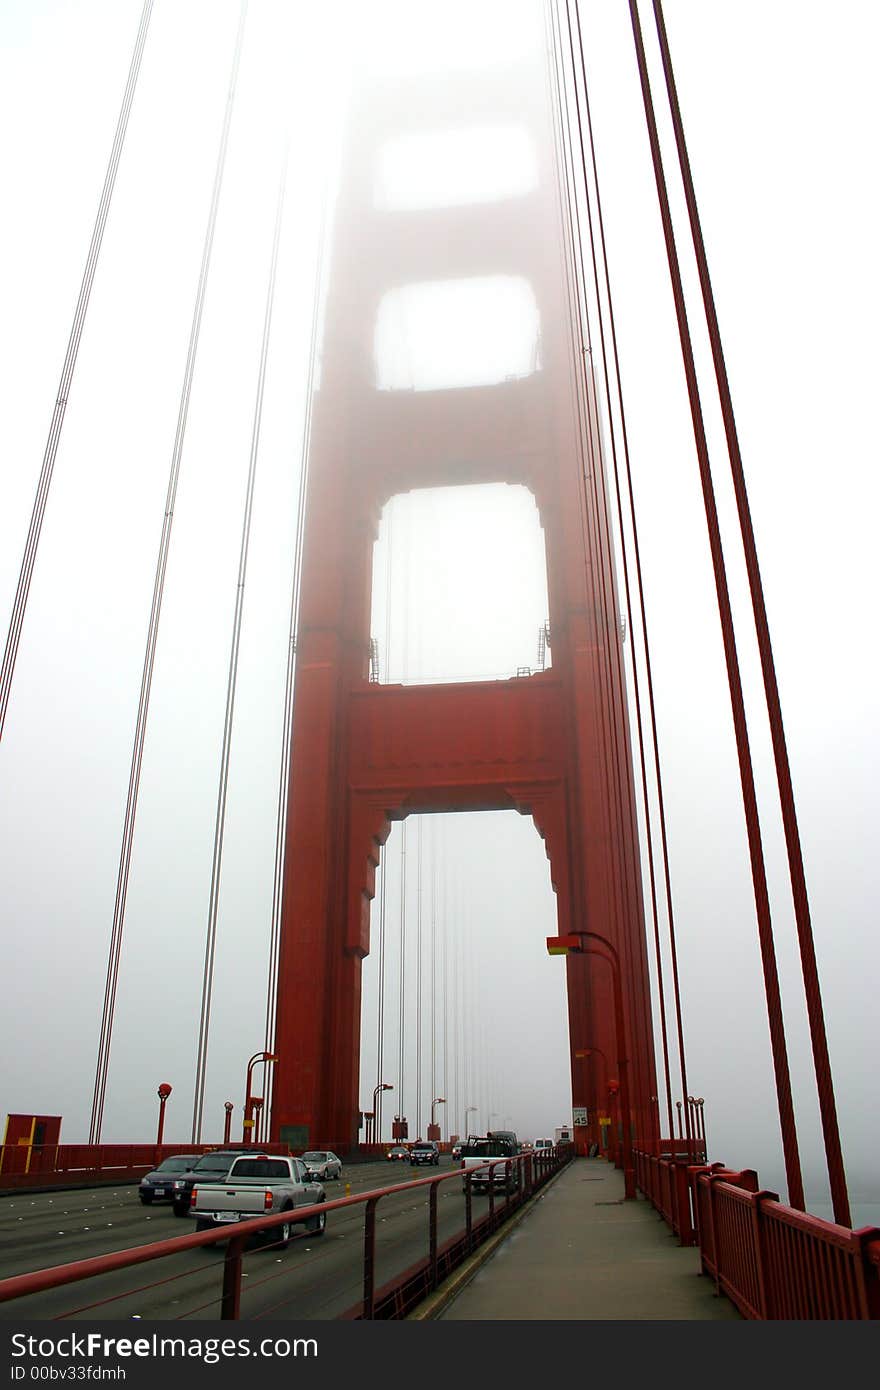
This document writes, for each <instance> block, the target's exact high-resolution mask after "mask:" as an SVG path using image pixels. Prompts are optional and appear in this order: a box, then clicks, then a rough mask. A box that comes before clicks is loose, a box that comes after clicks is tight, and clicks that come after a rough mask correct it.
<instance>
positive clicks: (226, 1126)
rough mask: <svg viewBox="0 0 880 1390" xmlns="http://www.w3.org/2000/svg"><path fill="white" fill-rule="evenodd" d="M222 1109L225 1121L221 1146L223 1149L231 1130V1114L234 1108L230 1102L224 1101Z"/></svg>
mask: <svg viewBox="0 0 880 1390" xmlns="http://www.w3.org/2000/svg"><path fill="white" fill-rule="evenodd" d="M223 1109H224V1110H225V1111H226V1120H225V1122H224V1125H223V1145H224V1147H225V1146H226V1145H227V1144H228V1143H229V1135H230V1131H231V1129H232V1112H233V1110H234V1109H235V1106H234V1105H233V1104H232V1101H231V1100H225V1101H224V1102H223Z"/></svg>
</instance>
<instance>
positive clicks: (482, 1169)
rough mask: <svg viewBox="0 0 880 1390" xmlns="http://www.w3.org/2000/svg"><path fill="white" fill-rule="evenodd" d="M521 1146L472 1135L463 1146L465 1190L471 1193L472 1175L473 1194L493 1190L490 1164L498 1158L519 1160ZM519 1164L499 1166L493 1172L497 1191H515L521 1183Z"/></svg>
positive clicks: (496, 1138) (462, 1163) (506, 1141)
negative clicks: (469, 1185) (467, 1180)
mask: <svg viewBox="0 0 880 1390" xmlns="http://www.w3.org/2000/svg"><path fill="white" fill-rule="evenodd" d="M516 1153H517V1146H516V1144H514V1143H513V1142H511V1140H509V1139H502V1138H498V1137H495V1136H489V1137H483V1136H482V1135H475V1134H471V1135H469V1136H468V1140H467V1143H466V1144H463V1145H462V1150H461V1175H462V1180H463V1184H462V1185H463V1188H464V1191H465V1192H466V1191H467V1182H466V1181H465V1179H466V1178H467V1174H468V1172H470V1173H472V1177H471V1191H472V1192H488V1191H489V1173H490V1169H489V1164H490V1163H492V1162H493V1161H494V1160H496V1159H503V1158H508V1159H511V1160H514V1159H515V1158H516ZM516 1168H517V1165H516V1163H515V1162H513V1161H511V1162H510V1163H500V1162H499V1163H496V1164H495V1167H494V1168H493V1169H492V1170H491V1173H492V1186H493V1187H494V1189H495V1191H496V1192H497V1191H498V1190H499V1189H500V1190H501V1191H503V1192H513V1191H514V1190H515V1189H516V1183H517V1172H516Z"/></svg>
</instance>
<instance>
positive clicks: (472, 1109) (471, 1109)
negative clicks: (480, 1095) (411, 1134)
mask: <svg viewBox="0 0 880 1390" xmlns="http://www.w3.org/2000/svg"><path fill="white" fill-rule="evenodd" d="M476 1113H477V1107H476V1106H475V1105H466V1106H465V1111H464V1137H465V1139H467V1136H468V1115H476Z"/></svg>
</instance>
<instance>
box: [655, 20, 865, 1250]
mask: <svg viewBox="0 0 880 1390" xmlns="http://www.w3.org/2000/svg"><path fill="white" fill-rule="evenodd" d="M654 17H655V20H656V24H657V35H658V38H659V41H660V52H661V56H662V59H663V72H664V75H665V78H666V91H667V94H668V97H669V106H670V110H671V113H672V124H673V129H674V131H675V143H676V147H677V149H678V161H679V167H680V169H681V177H682V183H683V185H684V193H685V200H686V202H687V209H688V218H689V220H690V226H691V236H692V239H693V243H694V253H695V256H696V261H697V270H698V272H699V277H700V287H701V289H702V294H703V307H704V309H705V313H706V322H707V326H708V329H709V341H710V343H711V347H712V361H713V363H714V366H715V379H716V382H717V384H718V394H719V398H720V401H721V414H722V417H723V420H724V432H725V436H726V440H727V452H728V456H729V459H730V470H731V474H732V477H733V487H734V493H735V495H736V505H737V512H738V514H739V523H740V533H741V535H742V543H743V551H744V554H745V561H746V571H747V573H748V580H749V590H750V593H751V599H752V612H753V614H754V619H755V629H756V632H757V636H758V650H759V653H760V657H761V671H762V674H763V678H764V693H765V697H766V700H767V710H768V715H769V723H770V735H771V739H772V743H773V755H774V759H775V762H776V778H777V782H778V785H779V800H780V805H781V809H782V823H783V828H784V831H785V843H786V848H787V851H788V865H789V875H790V878H791V887H792V897H793V900H794V910H795V922H796V925H797V934H798V942H799V945H800V953H801V969H802V972H803V977H804V990H805V994H806V1002H807V1016H808V1018H809V1022H810V1040H811V1043H812V1048H813V1064H814V1068H815V1072H816V1086H817V1091H818V1096H819V1111H820V1115H821V1118H822V1129H823V1133H824V1138H825V1155H826V1161H827V1164H828V1177H829V1182H830V1186H831V1197H832V1202H833V1206H834V1219H835V1221H836V1222H838V1224H839V1225H842V1226H849V1224H850V1219H851V1218H850V1210H849V1198H848V1196H847V1190H846V1176H845V1172H844V1166H843V1154H842V1152H841V1147H840V1131H839V1128H838V1124H837V1110H836V1106H835V1103H834V1085H833V1082H832V1079H831V1061H830V1058H829V1056H828V1041H827V1037H826V1033H825V1019H824V1014H823V1010H822V996H821V993H820V989H819V973H818V968H817V965H816V952H815V947H814V944H813V929H812V923H811V920H810V904H809V899H808V897H807V882H806V876H805V874H804V860H803V854H802V852H801V841H800V833H799V831H798V823H797V811H796V809H795V803H794V790H793V788H792V783H791V768H790V765H789V761H788V747H787V744H786V739H785V728H784V725H783V722H782V705H781V703H780V699H779V686H778V684H777V681H776V667H775V664H774V661H773V647H772V645H771V642H770V624H769V622H768V619H767V609H766V606H765V603H764V586H763V584H762V583H761V570H760V566H759V564H758V550H757V546H756V544H755V533H754V529H753V527H752V516H751V509H750V507H749V498H748V492H747V491H746V480H745V472H744V470H743V462H742V454H741V453H740V447H739V436H738V434H737V429H736V419H735V417H734V413H733V401H732V398H731V394H730V383H729V381H728V379H727V366H726V364H725V361H724V350H723V348H722V345H721V333H720V330H719V327H718V315H717V313H716V311H715V297H714V295H713V293H712V282H711V280H710V278H709V264H708V261H707V259H706V247H705V244H704V242H703V231H702V226H701V224H700V214H699V211H698V209H697V198H696V193H695V191H694V181H693V177H692V175H691V166H690V160H689V158H688V152H687V145H686V143H685V138H684V125H683V122H682V118H681V109H680V107H679V104H678V91H677V88H676V85H675V74H674V73H673V70H672V56H671V54H670V51H669V40H668V38H667V34H666V24H665V21H664V18H663V5H662V3H661V0H654Z"/></svg>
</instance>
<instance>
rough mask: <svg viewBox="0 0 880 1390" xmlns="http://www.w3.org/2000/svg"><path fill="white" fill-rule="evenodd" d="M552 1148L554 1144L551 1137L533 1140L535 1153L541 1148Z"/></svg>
mask: <svg viewBox="0 0 880 1390" xmlns="http://www.w3.org/2000/svg"><path fill="white" fill-rule="evenodd" d="M552 1148H555V1144H554V1142H553V1140H552V1139H536V1140H535V1153H540V1151H541V1149H552Z"/></svg>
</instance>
